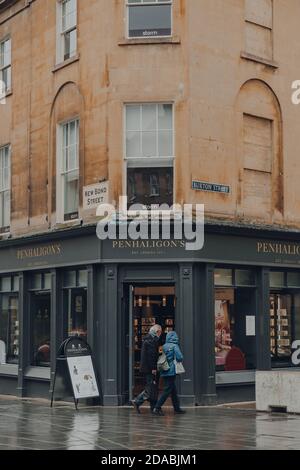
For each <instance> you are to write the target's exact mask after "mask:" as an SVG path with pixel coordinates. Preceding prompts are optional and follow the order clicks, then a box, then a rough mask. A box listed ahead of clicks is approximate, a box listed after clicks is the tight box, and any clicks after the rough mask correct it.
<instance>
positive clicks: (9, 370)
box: [0, 364, 18, 377]
mask: <svg viewBox="0 0 300 470" xmlns="http://www.w3.org/2000/svg"><path fill="white" fill-rule="evenodd" d="M0 375H6V376H11V377H17V376H18V365H17V364H1V365H0Z"/></svg>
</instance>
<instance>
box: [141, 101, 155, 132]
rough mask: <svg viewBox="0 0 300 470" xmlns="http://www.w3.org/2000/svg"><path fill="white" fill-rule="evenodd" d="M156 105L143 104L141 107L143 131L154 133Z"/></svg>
mask: <svg viewBox="0 0 300 470" xmlns="http://www.w3.org/2000/svg"><path fill="white" fill-rule="evenodd" d="M156 111H157V106H156V104H144V105H143V106H142V129H143V131H156Z"/></svg>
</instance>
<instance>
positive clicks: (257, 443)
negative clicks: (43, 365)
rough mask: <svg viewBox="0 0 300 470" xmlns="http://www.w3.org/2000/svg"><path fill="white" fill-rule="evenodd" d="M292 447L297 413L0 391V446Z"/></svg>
mask: <svg viewBox="0 0 300 470" xmlns="http://www.w3.org/2000/svg"><path fill="white" fill-rule="evenodd" d="M16 449H28V450H29V449H32V450H49V449H51V450H59V449H61V450H64V449H65V450H81V449H82V450H93V449H95V450H123V451H124V450H139V449H142V450H216V449H220V450H221V449H231V450H247V449H268V450H275V449H276V450H278V449H282V450H292V449H294V450H295V449H300V416H295V415H279V414H272V415H269V414H266V413H256V412H255V410H253V409H251V408H250V409H247V407H244V409H240V408H239V407H233V408H228V407H214V408H189V409H187V414H186V415H182V416H181V415H176V416H175V415H174V414H173V412H172V410H171V409H167V410H166V416H164V417H157V416H152V415H150V413H149V410H148V409H147V408H142V414H141V415H137V414H136V413H135V411H134V410H133V409H130V408H90V407H80V409H79V411H78V412H76V411H75V410H74V408H73V407H72V406H71V405H69V404H56V405H55V407H54V408H53V409H52V410H51V409H50V407H49V404H48V402H46V401H45V402H43V401H38V400H25V401H24V400H23V401H22V400H18V399H13V398H7V397H2V398H1V397H0V450H16Z"/></svg>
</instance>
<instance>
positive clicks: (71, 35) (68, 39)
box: [57, 0, 77, 62]
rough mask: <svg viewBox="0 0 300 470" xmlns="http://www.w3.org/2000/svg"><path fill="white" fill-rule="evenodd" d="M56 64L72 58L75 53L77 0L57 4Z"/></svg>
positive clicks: (63, 0) (62, 0)
mask: <svg viewBox="0 0 300 470" xmlns="http://www.w3.org/2000/svg"><path fill="white" fill-rule="evenodd" d="M57 47H58V50H57V56H58V57H57V62H63V61H65V60H68V59H70V58H71V57H74V56H75V55H76V52H77V0H61V1H59V2H58V44H57Z"/></svg>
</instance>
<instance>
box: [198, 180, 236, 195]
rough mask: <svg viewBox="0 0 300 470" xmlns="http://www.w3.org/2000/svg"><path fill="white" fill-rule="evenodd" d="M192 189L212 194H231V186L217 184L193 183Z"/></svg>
mask: <svg viewBox="0 0 300 470" xmlns="http://www.w3.org/2000/svg"><path fill="white" fill-rule="evenodd" d="M192 189H194V190H195V191H208V192H211V193H222V194H230V186H226V185H224V184H217V183H207V182H205V181H193V182H192Z"/></svg>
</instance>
